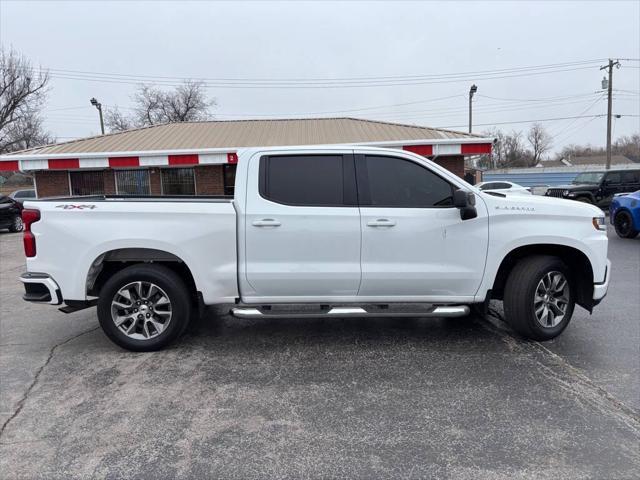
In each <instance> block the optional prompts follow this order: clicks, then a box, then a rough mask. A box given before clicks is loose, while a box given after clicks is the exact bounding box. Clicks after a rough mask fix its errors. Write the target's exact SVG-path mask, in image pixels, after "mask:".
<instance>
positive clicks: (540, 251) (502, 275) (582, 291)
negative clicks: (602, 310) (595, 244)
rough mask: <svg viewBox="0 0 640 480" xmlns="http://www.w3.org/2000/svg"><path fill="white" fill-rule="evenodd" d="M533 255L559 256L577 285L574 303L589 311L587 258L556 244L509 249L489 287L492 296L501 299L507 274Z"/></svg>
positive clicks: (590, 273)
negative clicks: (491, 285) (519, 262)
mask: <svg viewBox="0 0 640 480" xmlns="http://www.w3.org/2000/svg"><path fill="white" fill-rule="evenodd" d="M533 255H552V256H555V257H558V258H560V259H561V260H562V261H563V262H564V263H566V264H567V266H568V267H569V269H570V270H571V272H572V277H573V281H574V282H575V285H576V287H577V298H576V303H577V304H578V305H580V306H581V307H583V308H585V309H587V310H588V311H589V312H591V310H592V309H593V307H594V302H593V281H594V280H593V267H592V265H591V261H590V260H589V258H588V257H587V256H586V255H585V254H584V253H583V252H581V251H580V250H579V249H577V248H574V247H570V246H567V245H558V244H532V245H523V246H520V247H517V248H514V249H513V250H511V251H510V252H509V253H508V254H507V255H506V256H505V257H504V258H503V259H502V262H501V263H500V267H498V271H497V273H496V276H495V278H494V281H493V287H492V289H491V296H492V298H495V299H498V300H502V298H503V295H504V287H505V284H506V282H507V278H508V277H509V274H510V273H511V271H512V270H513V268H514V267H515V265H516V264H517V263H518V261H520V260H521V259H523V258H525V257H530V256H533Z"/></svg>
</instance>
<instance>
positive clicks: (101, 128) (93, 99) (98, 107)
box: [90, 97, 104, 135]
mask: <svg viewBox="0 0 640 480" xmlns="http://www.w3.org/2000/svg"><path fill="white" fill-rule="evenodd" d="M90 102H91V105H93V106H94V107H96V108H97V109H98V113H99V114H100V130H101V131H102V135H104V120H102V104H101V103H100V102H99V101H98V100H96V97H93V98H92V99H91V100H90Z"/></svg>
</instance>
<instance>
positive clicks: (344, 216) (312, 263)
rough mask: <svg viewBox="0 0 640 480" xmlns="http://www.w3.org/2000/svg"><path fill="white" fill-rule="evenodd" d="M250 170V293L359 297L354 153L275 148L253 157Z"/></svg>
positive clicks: (286, 297) (274, 297)
mask: <svg viewBox="0 0 640 480" xmlns="http://www.w3.org/2000/svg"><path fill="white" fill-rule="evenodd" d="M248 169H249V170H248V182H249V183H248V185H247V198H246V209H245V218H244V221H245V225H244V230H245V267H244V268H245V276H246V284H245V285H243V283H242V282H241V285H240V286H241V291H242V296H243V298H249V299H253V300H254V301H259V299H260V298H263V299H265V300H266V299H267V298H268V300H271V301H282V302H296V301H305V300H306V301H313V300H314V299H317V300H321V299H329V298H340V297H353V296H356V295H357V293H358V287H359V285H360V212H359V210H358V206H357V198H356V186H355V167H354V162H353V155H352V154H351V153H342V152H338V153H327V154H308V153H300V154H282V155H274V154H272V153H271V154H269V155H268V156H266V155H265V156H261V157H260V156H254V157H253V158H252V159H251V163H250V165H249V167H248ZM243 287H246V288H243ZM249 301H251V300H249Z"/></svg>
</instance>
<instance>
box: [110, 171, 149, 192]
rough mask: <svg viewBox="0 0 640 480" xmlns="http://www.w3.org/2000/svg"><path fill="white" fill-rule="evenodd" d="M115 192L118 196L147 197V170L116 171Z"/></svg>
mask: <svg viewBox="0 0 640 480" xmlns="http://www.w3.org/2000/svg"><path fill="white" fill-rule="evenodd" d="M115 177H116V191H117V192H118V194H120V195H149V194H150V193H151V189H150V187H149V170H116V171H115Z"/></svg>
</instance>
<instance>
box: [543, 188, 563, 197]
mask: <svg viewBox="0 0 640 480" xmlns="http://www.w3.org/2000/svg"><path fill="white" fill-rule="evenodd" d="M546 195H547V197H559V198H562V189H561V188H550V189H548V190H547V193H546Z"/></svg>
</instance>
